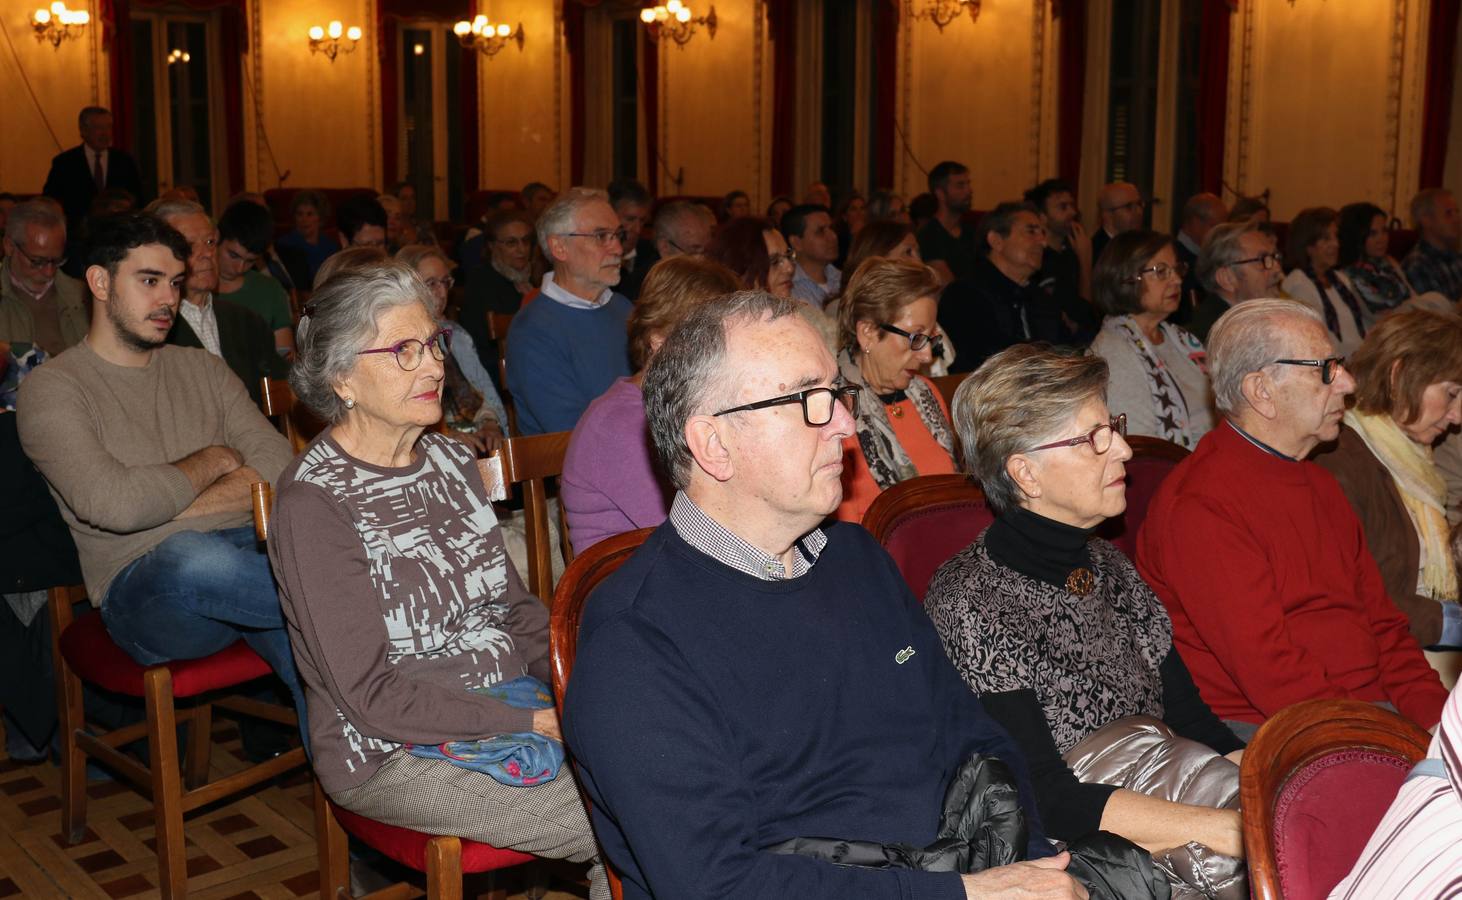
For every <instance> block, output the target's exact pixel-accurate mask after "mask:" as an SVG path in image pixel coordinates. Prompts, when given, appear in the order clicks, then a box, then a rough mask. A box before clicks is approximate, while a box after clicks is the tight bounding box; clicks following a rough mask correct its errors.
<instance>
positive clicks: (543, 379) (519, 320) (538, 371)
mask: <svg viewBox="0 0 1462 900" xmlns="http://www.w3.org/2000/svg"><path fill="white" fill-rule="evenodd" d="M633 308H634V307H633V305H632V304H631V303H630V302H629V301H628V300H626V299H625V298H624V297H623V296H621V295H619V294H614V295H612V296H611V297H610V298H609V302H608V303H605V304H604V305H603V306H600V307H597V308H595V309H579V308H575V307H570V306H565V305H564V304H562V303H559V302H558V301H557V300H554V299H553V298H551V297H547V296H543V295H539V296H538V297H537V298H536V299H535V300H534V301H533V302H532V303H529V304H528V305H527V306H524V307H523V308H522V310H520V311H519V312H518V314H517V315H515V316H514V317H513V327H512V328H511V329H509V330H508V390H509V391H510V392H511V393H512V395H513V404H514V406H515V407H516V409H517V412H518V432H519V433H520V434H546V433H548V432H553V431H573V430H574V425H575V424H576V423H577V422H578V421H579V416H581V415H582V414H583V412H584V410H585V409H586V408H588V406H589V404H590V403H591V402H593V400H594V398H595V397H598V396H599V395H600V394H602V393H604V392H605V391H607V390H609V386H610V385H612V384H614V381H615V379H616V378H623V377H624V376H626V375H629V374H630V370H629V350H628V346H629V335H628V331H627V325H628V323H629V314H630V311H631V310H632V309H633Z"/></svg>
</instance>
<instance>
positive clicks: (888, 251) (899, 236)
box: [844, 219, 924, 293]
mask: <svg viewBox="0 0 1462 900" xmlns="http://www.w3.org/2000/svg"><path fill="white" fill-rule="evenodd" d="M874 256H887V257H889V258H891V259H912V260H913V261H915V262H923V261H924V260H923V258H922V257H920V256H919V241H918V239H917V238H916V237H915V236H914V229H913V228H912V227H910V225H909V223H907V222H899V221H897V220H895V219H878V220H876V221H873V222H869V223H868V224H867V225H865V226H863V230H862V231H859V232H858V236H857V237H856V238H854V239H853V245H852V246H851V247H849V248H848V264H847V270H848V271H849V272H856V271H858V267H859V266H861V265H863V263H864V262H865V261H867V260H868V259H869V258H871V257H874ZM844 293H846V291H844Z"/></svg>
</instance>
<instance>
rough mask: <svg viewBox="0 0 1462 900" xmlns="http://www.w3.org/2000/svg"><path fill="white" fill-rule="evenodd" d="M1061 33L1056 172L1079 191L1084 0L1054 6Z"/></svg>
mask: <svg viewBox="0 0 1462 900" xmlns="http://www.w3.org/2000/svg"><path fill="white" fill-rule="evenodd" d="M1054 9H1055V13H1056V15H1057V17H1058V19H1057V23H1056V25H1057V28H1059V29H1060V31H1059V34H1060V35H1061V55H1060V58H1059V59H1058V60H1057V61H1056V92H1057V103H1056V174H1057V175H1058V176H1059V177H1060V178H1061V179H1063V180H1064V181H1066V182H1068V183H1070V185H1071V186H1072V187H1073V188H1075V189H1077V190H1080V185H1079V184H1078V183H1077V182H1078V181H1079V180H1080V178H1081V120H1082V116H1083V115H1084V112H1085V104H1086V0H1059V2H1056V3H1055V6H1054Z"/></svg>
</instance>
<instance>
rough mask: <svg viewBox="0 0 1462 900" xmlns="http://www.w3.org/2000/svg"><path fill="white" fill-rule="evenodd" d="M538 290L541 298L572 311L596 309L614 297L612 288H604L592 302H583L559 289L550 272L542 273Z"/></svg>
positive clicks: (582, 299) (579, 298) (574, 295)
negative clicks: (555, 302)
mask: <svg viewBox="0 0 1462 900" xmlns="http://www.w3.org/2000/svg"><path fill="white" fill-rule="evenodd" d="M538 289H539V290H540V291H542V292H543V296H545V297H547V298H549V299H550V300H554V301H557V302H559V303H562V304H563V305H564V306H567V307H570V308H572V309H598V308H599V307H601V306H603V305H604V304H606V303H608V302H609V298H610V297H613V296H614V289H613V288H605V289H604V290H602V291H600V292H599V296H598V297H595V298H594V299H593V300H585V299H584V298H583V297H580V296H578V295H577V294H571V293H569V292H568V291H566V290H564V289H563V288H561V287H559V286H558V285H557V284H556V283H555V282H554V280H553V273H552V272H545V273H544V275H543V284H542V285H541V286H540V287H539V288H538Z"/></svg>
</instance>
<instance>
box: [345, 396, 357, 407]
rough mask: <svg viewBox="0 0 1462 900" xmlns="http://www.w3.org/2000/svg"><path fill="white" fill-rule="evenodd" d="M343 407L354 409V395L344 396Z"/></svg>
mask: <svg viewBox="0 0 1462 900" xmlns="http://www.w3.org/2000/svg"><path fill="white" fill-rule="evenodd" d="M345 408H346V409H355V398H354V397H346V398H345Z"/></svg>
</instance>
